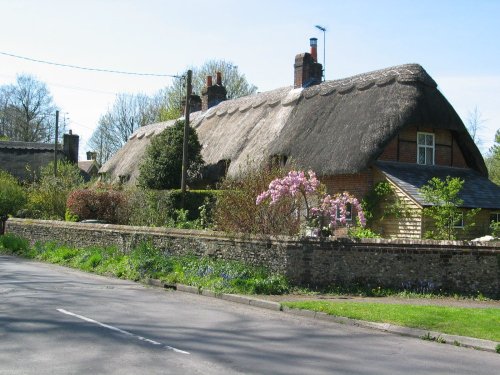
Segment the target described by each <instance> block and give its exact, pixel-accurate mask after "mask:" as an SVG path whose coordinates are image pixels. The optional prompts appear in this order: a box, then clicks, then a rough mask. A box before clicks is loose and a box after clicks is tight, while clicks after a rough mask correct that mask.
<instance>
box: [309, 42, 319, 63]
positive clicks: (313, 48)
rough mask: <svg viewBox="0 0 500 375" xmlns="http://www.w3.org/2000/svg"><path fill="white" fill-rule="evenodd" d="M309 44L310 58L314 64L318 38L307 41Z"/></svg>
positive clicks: (316, 57)
mask: <svg viewBox="0 0 500 375" xmlns="http://www.w3.org/2000/svg"><path fill="white" fill-rule="evenodd" d="M309 44H310V46H311V56H312V58H313V59H314V62H318V38H311V39H309Z"/></svg>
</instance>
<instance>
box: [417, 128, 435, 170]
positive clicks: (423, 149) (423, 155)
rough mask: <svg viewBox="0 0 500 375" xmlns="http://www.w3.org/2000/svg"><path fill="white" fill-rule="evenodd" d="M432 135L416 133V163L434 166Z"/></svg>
mask: <svg viewBox="0 0 500 375" xmlns="http://www.w3.org/2000/svg"><path fill="white" fill-rule="evenodd" d="M434 151H435V147H434V134H433V133H422V132H418V133H417V163H418V164H423V165H434Z"/></svg>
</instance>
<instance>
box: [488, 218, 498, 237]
mask: <svg viewBox="0 0 500 375" xmlns="http://www.w3.org/2000/svg"><path fill="white" fill-rule="evenodd" d="M490 229H491V235H492V236H493V237H495V238H500V221H497V222H494V221H492V222H491V224H490Z"/></svg>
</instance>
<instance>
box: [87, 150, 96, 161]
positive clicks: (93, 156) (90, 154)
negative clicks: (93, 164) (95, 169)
mask: <svg viewBox="0 0 500 375" xmlns="http://www.w3.org/2000/svg"><path fill="white" fill-rule="evenodd" d="M87 160H97V152H94V151H87Z"/></svg>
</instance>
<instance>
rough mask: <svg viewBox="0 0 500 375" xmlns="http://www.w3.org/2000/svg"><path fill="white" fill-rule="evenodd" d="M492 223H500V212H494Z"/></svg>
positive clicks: (491, 217)
mask: <svg viewBox="0 0 500 375" xmlns="http://www.w3.org/2000/svg"><path fill="white" fill-rule="evenodd" d="M490 223H500V212H492V213H491V214H490Z"/></svg>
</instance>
